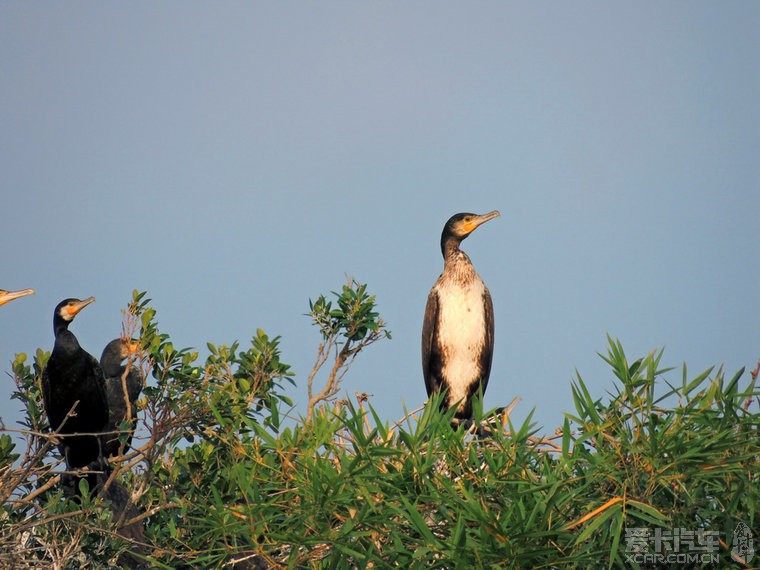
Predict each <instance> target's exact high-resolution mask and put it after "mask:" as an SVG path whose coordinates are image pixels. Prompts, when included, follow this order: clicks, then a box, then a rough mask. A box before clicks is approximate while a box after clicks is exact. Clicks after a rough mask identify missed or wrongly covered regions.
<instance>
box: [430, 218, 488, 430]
mask: <svg viewBox="0 0 760 570" xmlns="http://www.w3.org/2000/svg"><path fill="white" fill-rule="evenodd" d="M499 215H500V214H499V212H498V211H493V212H490V213H488V214H483V215H480V216H479V215H477V214H470V213H462V214H455V215H454V216H451V218H449V221H448V222H446V225H445V226H444V227H443V232H442V234H441V252H442V253H443V259H444V266H443V273H441V276H440V277H439V278H438V281H436V282H435V285H433V288H432V289H431V290H430V294H429V295H428V300H427V307H426V308H425V320H424V322H423V325H422V374H423V376H424V377H425V388H426V389H427V393H428V396H430V395H431V394H432V393H433V392H438V391H440V390H446V396H445V397H444V401H443V403H442V407H443V408H444V409H449V408H451V407H453V406H456V412H455V414H454V419H455V422H456V423H459V422H461V421H463V420H469V419H472V415H473V411H472V397H473V395H474V394H475V393H477V391H478V389H480V390H481V391H482V392H483V393H485V391H486V386H487V385H488V377H489V375H490V374H491V359H492V357H493V331H494V326H493V320H494V319H493V302H492V301H491V294H490V293H489V291H488V288H487V287H486V286H485V283H483V280H482V279H481V278H480V276H479V275H478V274H477V273H476V272H475V268H474V267H473V266H472V262H471V261H470V258H469V257H468V256H467V254H466V253H464V252H463V251H461V250H460V249H459V244H460V243H461V242H462V240H463V239H465V238H466V237H467V236H468V235H470V234H471V233H472V232H473V231H475V229H476V228H477V227H478V226H480V225H481V224H484V223H485V222H487V221H488V220H492V219H493V218H495V217H497V216H499Z"/></svg>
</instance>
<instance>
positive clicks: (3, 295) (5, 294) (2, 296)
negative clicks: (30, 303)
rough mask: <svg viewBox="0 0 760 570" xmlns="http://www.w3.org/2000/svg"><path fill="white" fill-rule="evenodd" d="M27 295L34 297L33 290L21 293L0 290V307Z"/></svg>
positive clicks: (24, 290) (25, 290) (23, 290)
mask: <svg viewBox="0 0 760 570" xmlns="http://www.w3.org/2000/svg"><path fill="white" fill-rule="evenodd" d="M27 295H34V289H22V290H21V291H6V290H5V289H0V306H2V305H5V304H6V303H9V302H10V301H13V299H18V298H19V297H26V296H27Z"/></svg>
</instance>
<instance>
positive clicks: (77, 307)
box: [42, 297, 108, 489]
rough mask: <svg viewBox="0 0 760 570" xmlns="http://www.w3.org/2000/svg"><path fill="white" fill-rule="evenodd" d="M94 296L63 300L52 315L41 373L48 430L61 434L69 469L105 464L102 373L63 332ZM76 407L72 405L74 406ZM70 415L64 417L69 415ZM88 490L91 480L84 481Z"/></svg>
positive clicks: (105, 406) (105, 407)
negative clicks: (51, 338)
mask: <svg viewBox="0 0 760 570" xmlns="http://www.w3.org/2000/svg"><path fill="white" fill-rule="evenodd" d="M93 301H95V298H94V297H90V298H88V299H85V300H84V301H80V300H79V299H65V300H63V301H61V302H60V303H58V306H56V308H55V312H54V313H53V331H54V332H55V346H54V347H53V352H52V353H51V354H50V359H49V360H48V362H47V365H46V366H45V371H44V372H43V373H42V398H43V402H44V404H45V412H46V413H47V416H48V420H49V422H50V429H52V430H53V431H58V432H60V434H62V436H63V437H61V444H60V445H59V449H60V451H61V454H62V455H63V456H64V458H65V459H66V465H67V466H68V467H69V469H80V468H82V467H87V466H92V467H96V465H93V464H97V465H99V466H100V467H104V466H105V461H104V459H103V454H102V450H101V444H100V436H98V435H73V434H80V433H87V434H96V433H100V432H102V431H103V428H104V427H105V425H106V422H107V421H108V402H107V400H106V390H105V383H104V379H103V370H102V369H101V368H100V363H99V362H98V361H97V359H96V358H95V357H94V356H92V355H91V354H89V353H88V352H85V351H84V350H83V349H82V347H81V346H79V341H77V338H76V337H75V336H74V333H72V332H71V331H70V330H69V324H71V321H72V320H74V317H75V316H76V315H77V314H78V313H79V311H81V310H82V309H84V308H85V307H86V306H87V305H89V304H90V303H92V302H93ZM75 406H76V407H75ZM72 408H74V411H73V413H72V414H71V415H70V416H68V417H66V416H67V414H68V413H69V412H70V411H72ZM87 479H88V481H89V482H90V489H93V488H94V483H95V481H96V480H97V478H96V477H88V478H87Z"/></svg>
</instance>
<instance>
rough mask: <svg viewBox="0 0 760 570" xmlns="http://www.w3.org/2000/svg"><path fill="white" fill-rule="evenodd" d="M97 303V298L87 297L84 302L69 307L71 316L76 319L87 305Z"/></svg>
mask: <svg viewBox="0 0 760 570" xmlns="http://www.w3.org/2000/svg"><path fill="white" fill-rule="evenodd" d="M94 302H95V297H87V298H86V299H85V300H84V301H78V302H76V303H72V304H71V305H69V307H68V310H69V315H71V318H74V317H76V316H77V315H78V314H79V311H81V310H82V309H84V308H85V307H86V306H87V305H89V304H90V303H94Z"/></svg>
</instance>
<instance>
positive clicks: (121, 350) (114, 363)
mask: <svg viewBox="0 0 760 570" xmlns="http://www.w3.org/2000/svg"><path fill="white" fill-rule="evenodd" d="M139 348H140V344H139V343H138V342H137V341H134V340H125V339H122V338H117V339H114V340H112V341H111V342H109V343H108V344H107V345H106V347H105V348H104V349H103V355H102V356H101V357H100V366H101V367H102V368H103V374H104V376H105V380H106V397H107V398H108V424H107V425H106V429H105V430H104V431H106V432H118V430H119V426H120V425H121V423H122V422H123V421H124V420H127V421H129V422H130V424H131V427H130V429H129V434H128V435H127V439H126V442H125V446H124V450H126V449H127V448H128V447H129V444H130V443H131V442H132V434H134V431H135V426H136V425H137V398H138V397H139V396H140V392H141V391H142V388H143V377H142V374H140V370H139V369H138V368H137V367H135V366H129V368H127V366H124V365H122V361H123V360H124V359H125V358H128V357H129V356H130V355H132V354H135V353H136V352H137V350H138V349H139ZM125 388H126V390H125ZM120 447H121V442H120V441H119V434H118V433H108V434H107V435H105V436H104V443H103V453H104V454H105V456H106V457H116V456H117V455H119V448H120Z"/></svg>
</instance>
